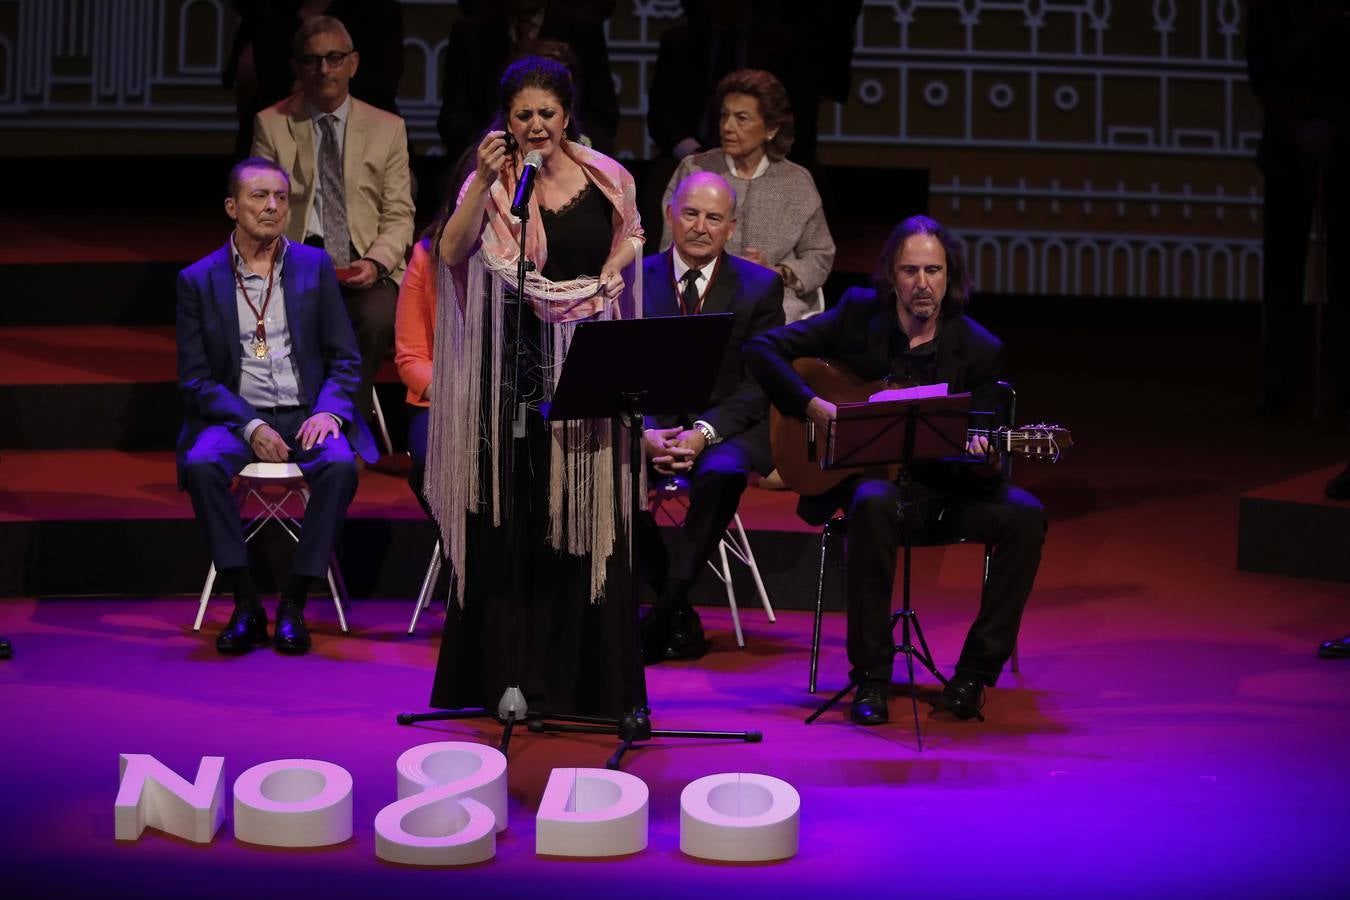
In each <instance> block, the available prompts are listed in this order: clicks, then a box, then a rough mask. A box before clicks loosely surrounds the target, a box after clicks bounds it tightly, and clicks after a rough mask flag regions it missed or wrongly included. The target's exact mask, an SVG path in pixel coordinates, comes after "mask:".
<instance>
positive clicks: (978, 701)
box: [938, 672, 984, 722]
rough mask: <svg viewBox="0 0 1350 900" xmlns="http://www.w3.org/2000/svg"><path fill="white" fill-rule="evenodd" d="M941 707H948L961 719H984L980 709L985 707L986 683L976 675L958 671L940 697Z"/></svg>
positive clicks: (947, 708)
mask: <svg viewBox="0 0 1350 900" xmlns="http://www.w3.org/2000/svg"><path fill="white" fill-rule="evenodd" d="M938 706H939V708H940V709H946V710H949V711H950V712H951V714H952V715H954V716H956V717H957V718H958V719H960V720H961V721H963V722H964V721H965V720H967V719H979V720H980V721H981V722H983V721H984V716H982V715H980V710H981V709H982V708H983V707H984V684H983V683H982V682H981V681H980V679H979V678H976V677H975V676H974V675H963V674H961V673H960V672H957V673H956V674H955V675H953V676H952V680H951V681H949V682H947V686H946V687H945V688H943V689H942V695H941V697H939V698H938Z"/></svg>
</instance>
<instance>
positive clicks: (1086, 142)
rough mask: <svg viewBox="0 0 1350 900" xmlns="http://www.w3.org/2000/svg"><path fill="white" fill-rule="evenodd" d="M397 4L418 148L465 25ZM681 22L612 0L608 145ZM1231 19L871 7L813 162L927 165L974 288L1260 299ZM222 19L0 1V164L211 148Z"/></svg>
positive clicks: (1247, 141) (220, 105) (87, 1)
mask: <svg viewBox="0 0 1350 900" xmlns="http://www.w3.org/2000/svg"><path fill="white" fill-rule="evenodd" d="M403 2H404V7H405V33H406V36H405V47H406V65H405V74H404V79H403V84H402V89H401V92H400V94H401V96H400V105H401V107H402V109H403V112H404V114H405V115H406V116H407V119H408V123H409V128H410V131H411V133H412V135H413V137H414V139H415V141H416V142H417V143H418V145H419V147H420V148H421V149H422V150H423V151H425V152H429V153H434V152H436V151H437V149H438V148H437V147H436V146H435V142H436V135H435V119H436V113H437V110H438V108H439V103H440V100H439V96H438V93H439V85H440V78H439V69H440V64H441V56H442V54H443V53H444V50H445V44H446V33H447V30H448V27H449V24H450V22H451V21H453V19H454V17H455V16H457V15H458V14H459V13H458V10H457V9H456V5H455V4H454V3H453V2H446V0H403ZM679 16H680V3H679V0H620V2H619V4H618V12H617V13H616V14H615V15H614V17H613V18H612V19H611V20H610V22H609V24H608V33H609V40H610V54H611V59H612V62H613V68H614V78H615V82H616V85H617V86H618V89H619V98H620V103H621V107H622V110H623V116H624V119H623V123H622V125H621V130H620V146H621V149H622V151H623V153H624V154H625V155H633V156H639V157H640V156H645V155H647V154H648V153H649V151H650V149H651V145H650V142H649V141H648V139H647V137H646V134H645V129H644V126H643V118H644V116H645V113H646V94H647V91H646V87H647V83H648V80H649V78H650V77H651V71H652V66H653V63H654V59H655V54H656V47H657V44H658V42H659V40H660V36H661V33H662V31H663V30H664V29H665V28H666V27H668V26H669V25H670V24H671V23H672V22H675V21H677V20H678V19H679ZM1243 25H1244V4H1243V3H1242V2H1240V0H1129V2H1120V0H1117V2H1112V0H866V3H865V6H864V10H863V15H862V18H861V20H860V22H859V24H858V28H857V33H856V40H855V57H854V74H853V86H852V94H851V96H850V99H849V102H848V103H846V104H842V105H840V104H834V103H828V104H825V105H822V107H821V110H820V122H821V133H820V138H821V155H822V158H823V160H824V161H825V162H826V163H848V164H858V165H875V166H886V165H896V166H907V167H922V168H927V169H929V170H930V172H931V176H932V210H933V213H934V214H935V215H936V216H938V217H939V218H941V219H944V220H946V221H948V222H949V223H950V224H951V225H952V226H953V227H954V228H955V229H956V230H957V231H958V232H959V233H960V234H961V235H962V236H963V238H964V239H965V240H966V241H967V245H968V249H969V251H970V253H971V256H972V262H973V265H974V269H975V274H976V277H977V279H978V283H979V284H980V285H981V287H982V288H984V289H985V290H989V291H993V292H1004V293H1006V292H1016V293H1045V294H1086V295H1112V296H1123V297H1141V298H1142V297H1192V298H1216V299H1250V298H1254V297H1256V296H1257V295H1258V293H1259V285H1260V267H1261V247H1260V212H1261V209H1260V208H1261V193H1260V192H1261V180H1260V176H1259V174H1258V172H1257V171H1256V169H1255V167H1254V165H1253V164H1252V162H1251V159H1252V156H1253V153H1254V151H1255V145H1256V142H1257V139H1258V136H1259V133H1260V111H1259V109H1258V108H1257V106H1256V103H1255V101H1254V99H1253V98H1252V96H1251V94H1250V92H1249V90H1248V88H1247V84H1246V73H1245V63H1244V56H1243V53H1244V51H1243ZM233 29H234V17H233V13H232V12H231V8H230V5H229V3H228V0H0V128H3V129H4V132H5V140H4V149H3V150H2V151H0V152H3V153H7V154H37V153H43V154H45V153H99V152H118V153H149V152H174V153H192V152H214V153H225V152H228V151H229V148H230V146H231V139H232V135H231V132H232V129H233V127H234V117H233V105H232V96H231V94H230V93H229V92H228V91H227V90H226V89H225V88H223V87H222V86H221V84H220V76H219V72H220V69H221V65H222V62H223V60H224V57H225V55H226V51H227V50H228V48H229V46H230V40H231V38H232V36H233Z"/></svg>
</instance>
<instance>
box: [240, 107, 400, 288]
mask: <svg viewBox="0 0 1350 900" xmlns="http://www.w3.org/2000/svg"><path fill="white" fill-rule="evenodd" d="M314 147H315V140H314V123H313V120H312V119H311V118H310V116H309V110H308V108H307V107H306V105H305V97H304V94H303V93H301V94H292V95H291V96H289V97H287V98H286V99H285V100H282V101H281V102H280V103H277V104H276V105H275V106H270V107H268V108H267V109H265V110H263V111H262V112H260V113H258V115H257V117H256V118H255V119H254V122H253V155H254V156H262V157H266V158H267V159H271V160H274V161H275V162H277V163H278V164H279V165H280V166H281V167H282V168H284V169H285V170H286V171H287V172H289V173H290V176H291V218H290V221H289V222H288V223H287V225H286V237H288V238H290V239H291V240H293V241H301V240H304V237H305V222H306V220H307V219H308V218H309V211H310V208H311V207H312V206H313V205H314V194H315V191H316V189H317V186H318V180H319V173H318V172H317V171H316V170H315V157H314ZM342 176H343V181H344V184H345V186H346V194H347V226H348V228H349V229H350V230H351V235H352V244H353V246H355V247H356V252H357V253H359V254H361V256H363V257H366V258H368V259H373V260H375V261H377V262H379V263H380V265H382V266H384V267H385V268H386V269H388V270H389V274H390V277H392V278H393V279H394V280H395V281H401V280H402V278H403V268H404V257H405V256H406V255H407V253H408V248H409V247H410V246H411V245H412V240H413V201H412V189H411V181H412V176H411V173H410V172H409V169H408V133H407V129H406V127H405V126H404V124H403V119H402V118H400V117H399V116H395V115H392V114H390V113H387V112H385V111H384V110H382V109H377V108H375V107H373V106H371V105H370V104H368V103H362V102H361V101H360V100H357V99H356V98H355V97H353V98H352V108H351V113H350V114H349V115H348V117H347V135H346V137H345V138H344V141H343V150H342Z"/></svg>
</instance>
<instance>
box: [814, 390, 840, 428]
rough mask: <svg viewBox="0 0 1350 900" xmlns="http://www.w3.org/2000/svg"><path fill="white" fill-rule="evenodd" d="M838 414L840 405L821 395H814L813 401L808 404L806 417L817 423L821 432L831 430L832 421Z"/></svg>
mask: <svg viewBox="0 0 1350 900" xmlns="http://www.w3.org/2000/svg"><path fill="white" fill-rule="evenodd" d="M838 414H839V409H838V407H836V406H835V405H834V404H833V403H831V402H830V401H828V400H826V399H825V398H823V397H821V396H819V395H817V396H815V397H812V398H811V402H810V403H808V404H806V417H807V418H808V419H810V420H811V421H812V422H815V423H816V427H817V428H819V429H820V431H821V434H826V433H828V432H829V430H830V423H831V422H833V421H834V420H835V417H836V416H837V415H838Z"/></svg>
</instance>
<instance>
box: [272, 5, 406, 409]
mask: <svg viewBox="0 0 1350 900" xmlns="http://www.w3.org/2000/svg"><path fill="white" fill-rule="evenodd" d="M293 53H294V59H293V61H292V65H293V67H294V69H295V73H296V77H297V78H298V79H299V81H300V85H301V90H300V92H299V93H297V94H293V95H292V96H290V97H287V98H286V99H285V100H282V101H281V102H280V103H278V104H276V105H275V106H272V107H269V108H268V109H265V110H263V111H262V112H260V113H258V116H257V118H256V119H255V121H254V127H253V154H254V155H255V156H262V157H266V158H268V159H271V160H274V161H276V162H277V163H279V164H280V165H281V166H282V167H283V168H285V169H286V171H287V172H289V173H290V176H291V207H292V210H293V214H292V215H291V218H290V221H289V222H288V223H287V226H286V237H287V238H289V239H290V240H292V241H298V242H303V243H305V244H309V245H310V246H313V247H322V248H323V249H324V250H326V251H327V252H328V255H329V256H331V257H332V259H333V264H334V266H336V267H337V272H338V279H339V281H340V283H341V285H342V295H343V299H344V300H345V301H346V304H347V311H348V313H349V314H350V315H351V318H352V325H353V326H354V328H355V330H356V338H357V342H358V343H359V344H360V347H361V384H360V386H359V388H358V390H357V410H358V411H359V412H360V413H361V415H362V416H363V417H365V418H367V419H369V417H370V414H371V409H372V401H371V386H372V384H373V383H374V380H375V373H376V371H378V370H379V368H380V365H381V364H382V363H383V362H384V360H385V358H386V357H387V356H388V355H389V352H390V349H391V348H392V347H393V341H394V306H395V304H396V302H397V300H398V283H399V281H400V280H401V279H402V277H403V268H404V257H405V256H406V254H407V251H408V247H409V246H410V245H411V244H412V238H413V201H412V191H411V174H410V171H409V168H408V137H407V130H406V128H405V126H404V123H403V119H402V118H400V117H398V116H395V115H391V114H390V113H387V112H384V111H382V110H379V109H376V108H375V107H373V106H371V105H369V104H367V103H363V102H361V101H360V100H358V99H356V98H355V97H353V96H351V94H350V92H349V90H348V87H349V85H350V83H351V80H352V76H353V75H355V74H356V69H357V66H358V65H359V64H360V61H361V60H360V54H359V53H356V52H355V51H354V50H353V49H352V39H351V35H350V34H348V32H347V29H346V27H345V26H344V25H343V24H342V23H341V22H340V21H338V20H337V19H335V18H332V17H329V16H316V17H314V18H312V19H310V20H309V21H307V22H306V23H305V24H304V25H303V26H301V28H300V30H299V31H298V32H296V35H295V43H294V46H293Z"/></svg>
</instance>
